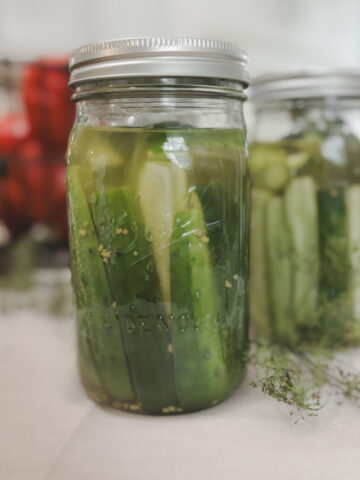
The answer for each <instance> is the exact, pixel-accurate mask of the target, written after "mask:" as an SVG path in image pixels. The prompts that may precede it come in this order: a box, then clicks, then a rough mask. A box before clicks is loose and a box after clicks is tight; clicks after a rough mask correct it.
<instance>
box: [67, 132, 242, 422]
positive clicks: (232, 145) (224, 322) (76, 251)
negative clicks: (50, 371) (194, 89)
mask: <svg viewBox="0 0 360 480" xmlns="http://www.w3.org/2000/svg"><path fill="white" fill-rule="evenodd" d="M68 207H69V215H70V230H71V251H72V281H73V288H74V292H75V297H76V307H77V324H78V349H79V357H78V358H79V367H80V373H81V378H82V382H83V384H84V386H85V388H86V390H87V392H88V394H89V396H90V397H91V398H93V399H95V400H98V401H102V402H105V403H108V404H111V405H113V406H115V407H118V408H122V409H126V410H130V411H134V412H145V413H178V412H186V411H191V410H196V409H200V408H204V407H206V406H209V405H212V404H216V403H218V402H220V401H222V400H223V399H224V398H225V397H227V396H228V395H229V394H230V393H231V392H232V391H233V390H234V389H235V388H236V386H237V385H238V383H239V381H240V379H241V377H242V374H243V370H244V353H245V350H246V338H247V337H246V335H247V293H248V221H249V218H248V217H249V214H248V211H249V176H248V171H247V159H246V154H245V137H244V132H243V131H242V130H239V129H234V130H221V129H191V128H185V127H184V128H181V127H177V128H175V127H174V128H170V129H169V128H168V129H164V128H162V127H161V126H158V127H156V126H153V127H151V128H121V127H102V126H84V125H79V126H75V127H74V129H73V132H72V135H71V139H70V144H69V153H68Z"/></svg>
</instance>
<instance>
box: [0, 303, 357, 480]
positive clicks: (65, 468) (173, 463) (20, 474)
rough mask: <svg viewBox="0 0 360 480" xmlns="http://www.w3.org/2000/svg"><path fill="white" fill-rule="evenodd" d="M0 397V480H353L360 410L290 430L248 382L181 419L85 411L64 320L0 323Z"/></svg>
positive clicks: (334, 409) (43, 317) (281, 409)
mask: <svg viewBox="0 0 360 480" xmlns="http://www.w3.org/2000/svg"><path fill="white" fill-rule="evenodd" d="M0 388H1V394H0V479H1V480H140V479H144V480H162V479H171V480H190V479H191V480H192V479H194V480H222V479H226V480H227V479H231V480H233V479H234V480H235V479H236V480H253V479H254V480H257V479H259V480H260V479H270V480H272V479H274V480H275V479H276V480H298V479H299V480H300V479H301V480H322V479H325V480H353V479H354V480H355V479H356V480H359V478H360V409H357V408H356V407H355V406H353V405H351V404H348V403H344V404H343V405H341V406H339V405H337V404H336V402H335V401H331V402H329V404H328V405H327V406H326V407H325V408H324V409H323V410H322V411H321V412H320V414H319V416H318V417H315V418H311V419H307V420H305V421H300V422H298V423H297V424H294V420H293V418H292V417H291V416H290V415H289V410H288V408H287V407H286V406H283V405H280V404H278V403H276V402H275V401H273V400H271V399H269V398H265V397H264V396H263V394H262V393H261V392H258V391H255V390H253V389H252V388H251V387H249V386H248V380H245V382H244V384H243V386H242V387H241V388H240V389H239V390H238V391H237V392H236V394H234V395H233V396H232V397H231V398H230V399H229V400H228V401H226V402H224V403H223V404H221V405H218V406H216V407H213V408H211V409H208V410H204V411H202V412H198V413H193V414H187V415H182V416H181V415H180V416H172V417H151V416H141V415H136V414H130V413H123V412H119V411H115V410H113V409H108V408H103V407H100V406H98V405H96V404H94V403H92V402H91V401H90V400H88V399H87V397H86V395H85V394H84V392H83V390H82V388H81V385H80V383H79V379H78V376H77V371H76V353H75V328H74V322H73V320H72V319H71V318H70V317H65V318H55V317H52V316H51V315H49V314H46V313H45V312H43V313H41V312H36V311H34V310H30V309H27V308H23V309H21V310H18V311H14V312H7V313H6V314H1V315H0Z"/></svg>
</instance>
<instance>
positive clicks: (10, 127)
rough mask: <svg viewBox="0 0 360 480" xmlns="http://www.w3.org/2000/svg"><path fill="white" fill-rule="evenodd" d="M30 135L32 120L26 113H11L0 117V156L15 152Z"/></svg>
mask: <svg viewBox="0 0 360 480" xmlns="http://www.w3.org/2000/svg"><path fill="white" fill-rule="evenodd" d="M30 135H31V127H30V122H29V120H28V118H27V117H26V116H25V115H23V114H20V113H11V114H9V115H6V116H4V117H2V118H0V156H3V155H10V154H12V153H14V151H15V150H16V149H17V148H18V146H19V145H20V144H21V143H22V142H24V141H25V140H27V139H28V138H30Z"/></svg>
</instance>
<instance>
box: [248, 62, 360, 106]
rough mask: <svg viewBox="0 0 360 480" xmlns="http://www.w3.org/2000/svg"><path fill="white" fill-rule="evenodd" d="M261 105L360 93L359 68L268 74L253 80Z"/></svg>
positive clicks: (253, 96) (254, 94)
mask: <svg viewBox="0 0 360 480" xmlns="http://www.w3.org/2000/svg"><path fill="white" fill-rule="evenodd" d="M251 85H252V88H251V90H252V91H251V95H250V97H251V99H252V101H253V102H254V103H255V104H256V105H257V106H260V105H261V104H266V103H270V102H277V101H281V100H305V99H314V98H325V97H332V98H336V97H339V98H355V97H360V71H359V70H312V71H310V70H309V71H298V72H288V73H277V74H266V75H261V76H259V77H257V78H255V79H254V80H253V81H252V82H251Z"/></svg>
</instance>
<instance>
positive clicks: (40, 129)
mask: <svg viewBox="0 0 360 480" xmlns="http://www.w3.org/2000/svg"><path fill="white" fill-rule="evenodd" d="M68 79H69V75H68V71H67V58H60V59H46V58H43V59H40V60H38V61H37V62H35V63H32V64H30V65H28V66H27V67H26V68H25V72H24V77H23V81H22V87H21V92H22V97H23V100H24V103H25V107H26V109H27V112H28V114H29V119H30V122H31V125H32V128H33V130H34V134H35V135H36V136H37V137H38V138H39V139H40V140H41V141H42V142H43V143H44V145H46V146H47V148H48V149H50V150H52V151H65V149H66V145H67V140H68V136H69V133H70V130H71V126H72V123H73V120H74V116H75V107H74V105H73V104H72V103H71V101H70V92H69V89H68V86H67V84H68Z"/></svg>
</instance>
